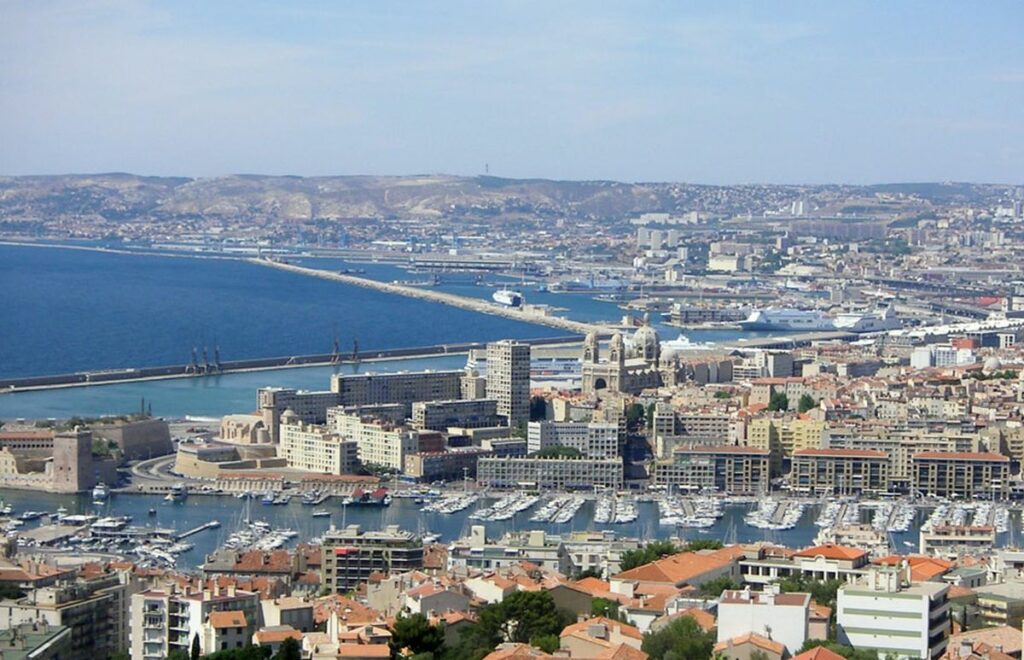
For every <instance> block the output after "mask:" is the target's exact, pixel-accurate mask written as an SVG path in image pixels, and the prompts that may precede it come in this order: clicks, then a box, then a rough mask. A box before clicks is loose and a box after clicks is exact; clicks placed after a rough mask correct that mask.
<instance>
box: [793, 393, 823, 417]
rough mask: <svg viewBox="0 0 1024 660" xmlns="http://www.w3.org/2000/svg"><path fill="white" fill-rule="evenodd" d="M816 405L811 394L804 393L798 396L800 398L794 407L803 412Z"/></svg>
mask: <svg viewBox="0 0 1024 660" xmlns="http://www.w3.org/2000/svg"><path fill="white" fill-rule="evenodd" d="M786 403H789V401H787V402H786ZM817 405H818V402H817V401H815V400H814V397H813V396H811V395H810V394H804V395H802V396H801V397H800V400H799V401H797V404H796V409H797V410H798V411H799V412H802V413H805V412H807V411H808V410H810V409H811V408H814V407H815V406H817Z"/></svg>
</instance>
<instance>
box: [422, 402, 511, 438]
mask: <svg viewBox="0 0 1024 660" xmlns="http://www.w3.org/2000/svg"><path fill="white" fill-rule="evenodd" d="M503 419H504V418H503V417H501V416H499V415H498V402H497V400H495V399H465V400H449V401H417V402H415V403H413V404H412V425H413V426H414V427H416V428H418V429H429V430H431V431H445V430H447V429H448V428H449V427H460V428H466V429H479V428H492V427H495V426H500V425H501V423H502V421H503Z"/></svg>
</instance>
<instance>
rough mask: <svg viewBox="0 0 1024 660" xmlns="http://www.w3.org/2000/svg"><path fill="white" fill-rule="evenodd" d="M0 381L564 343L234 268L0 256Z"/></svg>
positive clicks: (400, 300) (398, 300)
mask: <svg viewBox="0 0 1024 660" xmlns="http://www.w3.org/2000/svg"><path fill="white" fill-rule="evenodd" d="M0 284H2V285H0V309H3V310H4V321H3V341H2V342H0V377H4V376H7V377H11V376H27V375H36V374H54V373H68V372H74V371H82V370H89V369H104V368H115V367H139V366H154V365H165V364H184V363H186V362H188V361H189V358H190V353H191V350H192V348H193V347H194V346H196V347H199V349H200V350H202V347H204V346H206V347H209V349H210V352H211V358H212V351H213V347H214V346H216V345H219V346H220V354H221V359H224V360H232V359H241V358H251V357H270V356H280V355H298V354H306V353H329V352H330V351H331V348H332V341H333V339H334V337H338V338H339V340H340V342H341V346H342V347H343V349H346V350H347V349H348V348H349V347H351V345H352V340H353V338H357V339H358V340H359V345H360V347H361V348H365V349H374V348H398V347H407V346H425V345H432V344H440V343H446V342H459V341H490V340H494V339H501V338H504V337H516V338H533V337H550V336H556V335H563V334H565V332H564V331H560V330H555V329H553V328H547V327H543V326H536V325H531V324H527V323H519V322H516V321H509V320H508V319H504V318H500V317H495V316H489V315H486V314H478V313H474V312H470V311H466V310H461V309H456V308H452V307H448V306H444V305H439V304H435V303H430V302H425V301H420V300H414V299H411V298H405V297H401V296H394V295H389V294H383V293H380V292H378V291H372V290H369V289H364V288H361V287H352V286H347V285H344V284H340V283H337V282H330V281H326V280H320V279H317V278H311V277H304V276H301V275H295V274H292V273H287V272H283V271H278V270H275V269H271V268H265V267H261V266H255V265H252V264H248V263H244V262H240V261H225V260H210V259H190V258H173V257H158V256H132V255H119V254H105V253H98V252H88V251H78V250H62V249H48V248H34V247H12V246H0Z"/></svg>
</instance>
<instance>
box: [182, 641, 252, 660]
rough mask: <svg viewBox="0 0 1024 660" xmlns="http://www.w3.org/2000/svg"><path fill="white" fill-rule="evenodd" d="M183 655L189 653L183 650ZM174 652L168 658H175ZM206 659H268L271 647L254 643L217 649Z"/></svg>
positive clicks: (185, 657) (184, 657) (186, 656)
mask: <svg viewBox="0 0 1024 660" xmlns="http://www.w3.org/2000/svg"><path fill="white" fill-rule="evenodd" d="M181 653H182V655H183V658H182V660H186V659H187V658H188V654H186V653H185V652H184V651H182V652H181ZM173 656H174V653H171V656H169V657H168V659H167V660H175V659H174V657H173ZM205 657H206V660H267V658H269V657H270V649H269V648H268V647H265V646H254V645H252V644H250V645H248V646H245V647H243V648H240V649H226V650H224V651H217V652H216V653H210V654H209V655H207V656H205Z"/></svg>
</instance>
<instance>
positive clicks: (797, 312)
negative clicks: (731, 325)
mask: <svg viewBox="0 0 1024 660" xmlns="http://www.w3.org/2000/svg"><path fill="white" fill-rule="evenodd" d="M739 325H740V328H742V329H743V330H801V331H804V332H821V331H828V330H834V329H835V325H834V323H833V319H832V317H830V316H828V315H827V314H825V313H824V312H820V311H817V310H803V309H792V308H776V307H768V308H766V309H755V310H754V311H752V312H751V313H750V316H748V317H747V318H746V319H745V320H743V321H740V323H739Z"/></svg>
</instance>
